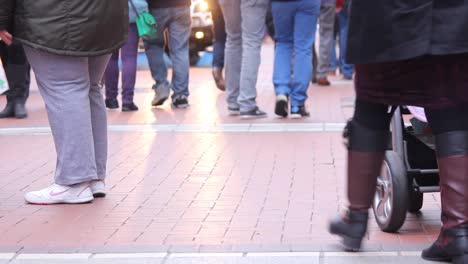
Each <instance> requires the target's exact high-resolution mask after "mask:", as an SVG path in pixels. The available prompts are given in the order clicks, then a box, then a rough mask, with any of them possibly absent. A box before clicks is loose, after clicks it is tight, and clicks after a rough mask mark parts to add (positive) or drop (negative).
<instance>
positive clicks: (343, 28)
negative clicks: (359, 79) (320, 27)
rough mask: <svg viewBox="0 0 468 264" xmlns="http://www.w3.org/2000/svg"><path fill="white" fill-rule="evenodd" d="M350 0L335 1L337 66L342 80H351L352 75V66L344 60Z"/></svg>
mask: <svg viewBox="0 0 468 264" xmlns="http://www.w3.org/2000/svg"><path fill="white" fill-rule="evenodd" d="M350 3H351V0H337V13H336V16H337V21H338V35H339V47H340V56H339V60H340V62H339V65H340V72H341V74H342V75H343V79H345V80H352V79H353V74H354V65H353V64H351V63H349V62H348V61H347V59H346V50H347V47H346V43H347V41H348V27H349V25H348V24H349V17H348V13H349V7H350Z"/></svg>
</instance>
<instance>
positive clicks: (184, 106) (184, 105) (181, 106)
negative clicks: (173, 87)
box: [172, 104, 189, 109]
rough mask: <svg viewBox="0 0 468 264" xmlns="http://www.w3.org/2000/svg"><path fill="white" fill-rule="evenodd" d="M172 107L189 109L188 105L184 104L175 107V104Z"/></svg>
mask: <svg viewBox="0 0 468 264" xmlns="http://www.w3.org/2000/svg"><path fill="white" fill-rule="evenodd" d="M172 105H173V106H174V107H175V108H181V109H183V108H187V107H189V105H188V104H182V105H175V104H172Z"/></svg>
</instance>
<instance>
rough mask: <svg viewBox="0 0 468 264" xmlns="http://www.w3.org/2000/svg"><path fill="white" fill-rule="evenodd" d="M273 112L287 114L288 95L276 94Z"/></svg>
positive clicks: (284, 115) (281, 114)
mask: <svg viewBox="0 0 468 264" xmlns="http://www.w3.org/2000/svg"><path fill="white" fill-rule="evenodd" d="M275 114H276V115H279V116H281V117H287V116H288V97H287V96H286V95H284V94H278V95H277V96H276V104H275Z"/></svg>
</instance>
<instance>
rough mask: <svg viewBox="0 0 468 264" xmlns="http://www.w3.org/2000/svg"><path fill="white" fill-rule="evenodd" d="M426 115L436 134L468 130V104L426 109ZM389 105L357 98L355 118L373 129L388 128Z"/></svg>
mask: <svg viewBox="0 0 468 264" xmlns="http://www.w3.org/2000/svg"><path fill="white" fill-rule="evenodd" d="M425 111H426V117H427V119H428V123H429V126H430V127H431V129H432V132H433V133H434V135H440V134H442V133H446V132H451V131H468V106H465V105H461V106H459V107H454V108H446V109H437V110H433V109H426V110H425ZM392 115H393V114H392V112H391V111H389V106H387V105H383V104H376V103H370V102H365V101H361V100H359V99H358V100H356V108H355V112H354V117H353V120H354V121H356V122H357V123H359V124H360V125H362V126H364V127H367V128H369V129H372V130H380V131H381V130H388V129H389V126H390V121H391V119H392Z"/></svg>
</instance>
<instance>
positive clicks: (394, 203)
mask: <svg viewBox="0 0 468 264" xmlns="http://www.w3.org/2000/svg"><path fill="white" fill-rule="evenodd" d="M406 114H409V112H407V109H406V108H404V107H397V108H396V110H395V112H394V114H393V118H392V122H391V125H390V129H391V139H389V141H391V144H389V147H388V150H387V151H386V153H385V159H384V164H383V166H382V172H381V174H380V175H379V176H378V178H377V188H376V193H375V196H374V201H373V206H372V208H373V211H374V216H375V219H376V222H377V224H378V225H379V227H380V229H381V230H382V231H384V232H397V231H398V230H399V229H400V228H401V226H402V225H403V224H404V222H405V220H406V213H407V212H410V213H417V212H419V210H420V209H421V208H422V205H423V193H428V192H438V191H440V187H439V170H438V169H437V161H436V158H435V151H434V149H433V148H431V147H430V146H428V145H427V144H425V143H423V142H422V141H421V140H419V139H418V137H417V136H416V135H415V134H414V130H413V127H412V126H411V125H409V126H406V125H405V123H404V121H403V115H406ZM389 143H390V142H389Z"/></svg>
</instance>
